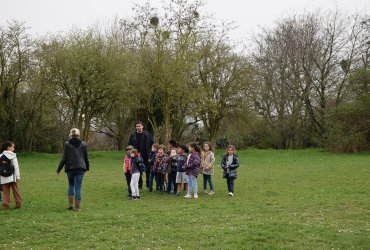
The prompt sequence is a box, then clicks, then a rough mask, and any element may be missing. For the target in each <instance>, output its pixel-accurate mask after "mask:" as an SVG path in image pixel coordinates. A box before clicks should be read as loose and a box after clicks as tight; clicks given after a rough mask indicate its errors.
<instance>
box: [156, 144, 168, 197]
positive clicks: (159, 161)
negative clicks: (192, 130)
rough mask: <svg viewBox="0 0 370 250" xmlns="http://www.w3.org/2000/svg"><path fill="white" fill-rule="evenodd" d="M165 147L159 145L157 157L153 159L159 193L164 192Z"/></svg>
mask: <svg viewBox="0 0 370 250" xmlns="http://www.w3.org/2000/svg"><path fill="white" fill-rule="evenodd" d="M165 150H166V147H165V146H164V145H159V147H158V153H157V157H156V158H155V164H154V166H155V169H156V171H157V180H158V186H159V191H161V192H163V190H164V176H165V175H166V171H167V167H168V155H167V154H166V153H165Z"/></svg>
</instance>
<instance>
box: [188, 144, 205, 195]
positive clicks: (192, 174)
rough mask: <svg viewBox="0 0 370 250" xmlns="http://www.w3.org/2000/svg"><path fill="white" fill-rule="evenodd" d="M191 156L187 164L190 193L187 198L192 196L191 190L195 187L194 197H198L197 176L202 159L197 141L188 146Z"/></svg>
mask: <svg viewBox="0 0 370 250" xmlns="http://www.w3.org/2000/svg"><path fill="white" fill-rule="evenodd" d="M188 149H189V156H188V159H187V161H186V164H185V170H186V176H187V178H188V179H187V181H188V185H189V186H188V193H187V195H185V196H184V197H185V198H191V191H192V189H193V192H194V199H198V183H197V176H198V173H199V170H200V165H201V159H200V153H201V149H200V147H199V146H198V145H197V144H196V143H194V142H193V143H190V144H189V146H188Z"/></svg>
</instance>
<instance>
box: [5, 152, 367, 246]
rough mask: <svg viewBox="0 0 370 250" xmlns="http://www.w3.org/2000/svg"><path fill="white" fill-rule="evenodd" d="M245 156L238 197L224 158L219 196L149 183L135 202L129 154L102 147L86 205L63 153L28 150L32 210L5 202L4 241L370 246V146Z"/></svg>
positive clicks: (22, 158) (25, 165)
mask: <svg viewBox="0 0 370 250" xmlns="http://www.w3.org/2000/svg"><path fill="white" fill-rule="evenodd" d="M238 154H239V158H240V162H241V166H240V168H239V172H238V175H239V178H238V179H237V180H236V182H235V194H236V195H235V197H233V198H230V197H228V196H227V195H226V193H227V188H226V182H225V180H224V179H222V172H221V169H220V168H219V163H217V167H216V170H217V171H216V172H215V175H214V177H213V181H214V183H215V189H216V194H215V195H214V196H207V195H203V194H200V198H199V199H198V200H195V199H191V200H186V199H184V198H182V197H181V198H176V197H174V196H171V195H168V194H160V193H156V192H153V193H149V192H148V191H146V190H144V191H143V192H142V193H141V196H142V200H140V201H137V202H133V201H129V200H128V199H127V195H126V193H127V187H126V184H125V182H124V178H123V174H122V167H121V166H122V154H121V153H118V152H93V153H91V154H90V156H91V157H90V158H91V159H90V161H91V171H90V172H88V173H87V174H86V175H85V179H84V183H83V204H82V208H83V210H82V211H81V212H80V213H76V212H71V211H67V210H66V207H67V201H66V191H67V178H66V176H65V174H61V175H60V176H57V174H56V173H55V169H56V166H57V164H58V161H59V158H60V156H59V155H49V154H36V153H30V154H19V155H18V159H19V162H20V166H21V178H22V180H21V183H20V189H21V194H22V198H23V201H24V203H23V208H22V209H21V210H11V211H5V210H0V222H1V232H2V233H1V236H0V248H1V249H5V248H6V249H9V248H16V249H20V248H24V249H30V248H33V249H48V248H50V249H61V248H62V249H67V248H79V249H87V248H94V249H95V248H100V249H118V248H119V249H122V248H127V249H164V248H165V249H350V248H352V249H369V246H370V156H369V155H368V154H353V155H341V154H331V153H326V152H321V151H319V150H299V151H275V150H254V149H253V150H247V151H239V152H238ZM216 156H217V158H218V159H219V158H220V152H218V153H217V155H216ZM199 177H201V176H199ZM198 185H199V186H200V187H202V180H201V178H198ZM200 190H202V188H200Z"/></svg>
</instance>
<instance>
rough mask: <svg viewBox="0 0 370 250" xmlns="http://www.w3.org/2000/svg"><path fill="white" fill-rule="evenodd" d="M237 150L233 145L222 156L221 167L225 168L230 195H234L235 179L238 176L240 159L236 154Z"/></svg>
mask: <svg viewBox="0 0 370 250" xmlns="http://www.w3.org/2000/svg"><path fill="white" fill-rule="evenodd" d="M235 153H236V150H235V147H234V146H233V145H230V146H228V147H227V149H226V154H224V155H223V156H222V161H221V167H222V168H223V170H224V178H226V180H227V188H228V190H229V193H228V195H229V196H231V197H233V196H234V180H235V179H236V177H237V171H236V169H237V168H238V167H239V159H238V156H237V155H236V154H235Z"/></svg>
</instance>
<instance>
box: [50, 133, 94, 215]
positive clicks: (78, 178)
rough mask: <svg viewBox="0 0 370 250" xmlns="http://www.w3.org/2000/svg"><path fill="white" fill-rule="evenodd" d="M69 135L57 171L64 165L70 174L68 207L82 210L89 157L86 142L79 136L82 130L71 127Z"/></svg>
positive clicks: (68, 174)
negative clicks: (81, 204) (82, 195)
mask: <svg viewBox="0 0 370 250" xmlns="http://www.w3.org/2000/svg"><path fill="white" fill-rule="evenodd" d="M69 136H70V138H71V139H70V140H69V141H66V142H65V144H64V153H63V157H62V159H61V161H60V163H59V166H58V169H57V173H58V175H59V173H60V171H61V170H62V168H63V167H64V170H65V172H66V173H67V176H68V203H69V206H68V209H70V210H72V209H74V210H75V211H80V210H81V208H80V203H81V186H82V180H83V177H84V174H85V172H86V171H89V159H88V155H87V148H86V143H85V142H84V141H81V140H80V138H79V137H80V130H79V129H77V128H73V129H71V131H70V134H69ZM73 199H74V205H75V206H74V208H73Z"/></svg>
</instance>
